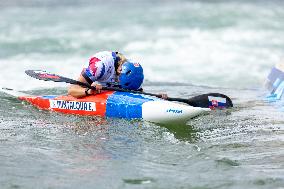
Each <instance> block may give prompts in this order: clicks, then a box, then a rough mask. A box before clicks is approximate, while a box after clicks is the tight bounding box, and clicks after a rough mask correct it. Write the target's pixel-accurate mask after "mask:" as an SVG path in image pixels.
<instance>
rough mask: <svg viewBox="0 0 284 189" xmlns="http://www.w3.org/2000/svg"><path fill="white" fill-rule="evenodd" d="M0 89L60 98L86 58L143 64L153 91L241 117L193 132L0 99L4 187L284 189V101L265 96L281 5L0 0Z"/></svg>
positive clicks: (276, 51) (282, 27)
mask: <svg viewBox="0 0 284 189" xmlns="http://www.w3.org/2000/svg"><path fill="white" fill-rule="evenodd" d="M0 10H1V13H0V72H1V74H0V86H1V87H10V88H14V89H17V90H20V91H24V92H25V93H29V94H35V95H46V94H65V93H66V87H67V85H66V84H62V83H53V82H44V81H38V80H35V79H33V78H30V77H28V76H26V75H25V73H24V71H25V70H26V69H42V70H48V71H51V72H54V73H58V74H61V75H64V76H67V77H71V78H77V77H78V74H79V73H80V71H81V69H82V67H83V66H84V65H86V63H87V62H88V59H89V57H90V56H91V55H92V54H94V53H95V52H98V51H100V50H118V51H121V52H123V53H124V54H126V55H127V56H128V57H130V58H132V59H136V60H138V61H140V62H141V64H142V65H143V68H144V73H145V79H146V80H145V83H144V86H143V88H144V89H145V91H147V92H151V93H159V92H167V93H168V94H169V96H172V97H182V98H187V97H192V96H195V95H197V94H201V93H208V92H219V93H224V94H226V95H228V96H229V97H231V98H232V100H233V102H234V105H235V106H234V108H232V109H229V110H222V111H221V110H218V111H213V112H211V113H209V114H207V115H204V116H200V117H196V118H194V119H192V120H190V121H189V122H188V123H187V125H167V126H161V125H156V124H153V123H148V122H143V121H139V120H133V121H128V120H123V119H114V118H100V117H80V116H73V115H63V114H58V113H54V112H47V111H40V110H38V109H36V108H34V107H32V106H31V105H29V104H27V103H23V102H21V101H19V100H17V99H15V98H13V97H11V96H9V95H7V94H4V93H0V104H1V106H0V160H1V161H0V188H74V189H75V188H196V189H197V188H198V189H199V188H200V189H201V188H204V189H207V188H208V189H209V188H216V189H217V188H218V189H219V188H222V189H227V188H269V189H270V188H283V187H284V176H283V175H284V163H283V157H284V148H283V146H284V132H283V129H284V118H283V115H284V108H283V106H284V102H283V100H282V101H278V102H273V103H268V102H266V101H265V100H264V99H265V96H266V95H267V92H266V91H265V89H264V88H263V87H262V85H263V81H264V80H265V78H266V76H267V74H268V73H269V70H270V68H271V67H272V66H273V65H274V64H275V63H278V62H279V61H280V60H281V58H282V57H283V48H284V38H283V36H284V32H283V31H284V22H283V18H284V11H283V10H284V3H283V2H282V1H277V0H273V1H269V2H268V1H242V0H236V1H221V0H216V1H193V0H173V1H168V0H157V1H152V0H144V1H142V0H141V1H129V0H119V1H107V2H105V1H99V0H96V1H95V0H94V1H91V0H72V1H67V0H65V1H60V2H57V1H53V0H48V1H44V2H39V1H36V0H27V1H19V0H17V1H15V0H11V1H2V0H0Z"/></svg>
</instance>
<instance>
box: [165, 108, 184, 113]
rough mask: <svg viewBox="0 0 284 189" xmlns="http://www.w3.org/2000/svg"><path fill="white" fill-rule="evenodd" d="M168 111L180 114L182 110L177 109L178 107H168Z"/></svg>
mask: <svg viewBox="0 0 284 189" xmlns="http://www.w3.org/2000/svg"><path fill="white" fill-rule="evenodd" d="M167 112H168V113H174V114H182V110H178V109H171V108H170V109H168V110H167Z"/></svg>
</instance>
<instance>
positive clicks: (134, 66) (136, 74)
mask: <svg viewBox="0 0 284 189" xmlns="http://www.w3.org/2000/svg"><path fill="white" fill-rule="evenodd" d="M143 80H144V74H143V68H142V66H141V65H140V64H139V63H137V62H132V61H130V60H127V61H126V62H125V63H123V64H122V70H121V74H120V76H119V84H120V86H121V87H122V88H124V89H129V90H138V89H139V88H140V87H141V85H142V83H143Z"/></svg>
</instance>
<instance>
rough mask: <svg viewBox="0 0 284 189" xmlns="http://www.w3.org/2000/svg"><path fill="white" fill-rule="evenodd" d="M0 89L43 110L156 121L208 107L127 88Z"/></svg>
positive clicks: (192, 114)
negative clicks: (66, 91)
mask: <svg viewBox="0 0 284 189" xmlns="http://www.w3.org/2000/svg"><path fill="white" fill-rule="evenodd" d="M1 91H2V92H4V93H6V94H9V95H12V96H14V97H17V98H18V99H20V100H22V101H26V102H29V103H30V104H32V105H34V106H35V107H37V108H39V109H42V110H49V111H55V112H60V113H64V114H75V115H82V116H101V117H110V118H123V119H130V120H131V119H142V120H144V121H149V122H153V123H158V124H173V123H178V124H185V123H186V122H187V121H188V120H190V119H192V118H194V117H196V116H199V115H201V114H204V113H206V112H208V111H210V109H209V108H201V107H193V106H189V105H187V104H184V103H178V102H170V101H167V100H163V99H160V98H157V97H153V96H149V95H144V94H134V93H130V92H119V91H104V92H102V93H100V94H96V95H90V96H86V97H83V98H75V97H72V96H70V95H43V96H34V95H28V94H25V93H22V92H18V91H15V90H12V89H7V88H2V89H1Z"/></svg>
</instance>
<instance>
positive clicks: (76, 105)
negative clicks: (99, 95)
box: [50, 100, 96, 111]
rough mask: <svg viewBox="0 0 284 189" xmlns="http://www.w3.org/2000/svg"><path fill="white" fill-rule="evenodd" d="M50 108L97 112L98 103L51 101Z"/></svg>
mask: <svg viewBox="0 0 284 189" xmlns="http://www.w3.org/2000/svg"><path fill="white" fill-rule="evenodd" d="M50 108H57V109H66V110H84V111H96V103H94V102H78V101H65V100H50Z"/></svg>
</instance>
